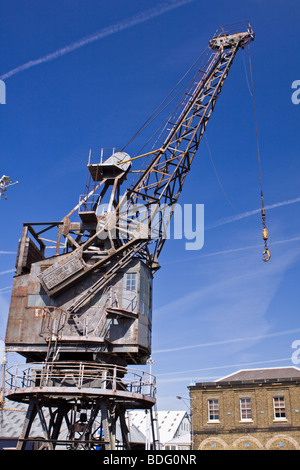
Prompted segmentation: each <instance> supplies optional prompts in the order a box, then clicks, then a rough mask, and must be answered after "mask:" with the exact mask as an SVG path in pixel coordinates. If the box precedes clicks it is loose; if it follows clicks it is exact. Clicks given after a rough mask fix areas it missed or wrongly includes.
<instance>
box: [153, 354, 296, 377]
mask: <svg viewBox="0 0 300 470" xmlns="http://www.w3.org/2000/svg"><path fill="white" fill-rule="evenodd" d="M290 361H291V358H290V357H284V358H281V359H270V360H266V361H255V362H242V363H238V364H225V365H222V366H213V367H205V368H202V369H189V370H179V371H178V370H177V371H174V372H164V373H161V374H156V377H157V378H158V381H159V383H160V384H161V383H167V382H176V381H177V380H178V374H189V373H194V372H203V371H209V370H218V369H230V368H232V367H234V368H236V367H240V368H245V367H248V366H258V365H263V364H274V363H279V362H290ZM168 375H169V376H171V375H175V377H174V378H170V379H161V378H160V377H165V376H168ZM200 378H201V380H204V379H205V380H206V379H209V378H211V379H215V378H216V377H215V376H214V377H196V379H200ZM180 380H181V381H188V380H191V376H186V377H181V378H180ZM219 380H220V379H219Z"/></svg>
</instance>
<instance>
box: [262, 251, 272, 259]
mask: <svg viewBox="0 0 300 470" xmlns="http://www.w3.org/2000/svg"><path fill="white" fill-rule="evenodd" d="M265 255H266V256H265ZM270 258H271V253H270V252H269V250H265V251H263V261H269V259H270Z"/></svg>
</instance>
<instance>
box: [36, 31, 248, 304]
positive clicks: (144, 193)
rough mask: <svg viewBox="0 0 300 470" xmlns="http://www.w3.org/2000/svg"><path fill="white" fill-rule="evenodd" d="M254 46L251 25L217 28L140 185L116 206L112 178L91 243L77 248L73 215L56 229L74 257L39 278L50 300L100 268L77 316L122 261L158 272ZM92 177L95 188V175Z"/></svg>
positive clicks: (102, 183)
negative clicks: (90, 254) (241, 59)
mask: <svg viewBox="0 0 300 470" xmlns="http://www.w3.org/2000/svg"><path fill="white" fill-rule="evenodd" d="M253 39H254V33H253V30H252V27H251V25H250V24H249V23H248V24H247V25H246V27H244V29H243V30H241V29H238V30H237V31H233V32H232V31H229V32H228V31H226V30H225V29H224V28H221V30H219V31H217V33H216V34H215V35H214V36H213V38H212V39H211V40H210V42H209V49H208V50H209V52H210V55H208V56H207V58H206V61H205V63H204V65H203V66H202V67H201V69H199V70H198V72H197V74H196V75H195V77H194V80H193V83H192V85H191V86H190V88H189V89H187V90H185V92H184V99H183V100H182V101H181V102H180V103H179V105H178V106H177V107H176V109H175V110H174V112H173V113H172V114H171V116H170V118H169V120H168V126H169V131H168V133H167V135H166V137H165V138H164V139H163V141H162V144H161V145H160V146H159V149H157V150H155V151H152V152H150V154H152V158H151V161H150V163H149V164H148V166H147V167H146V169H145V170H144V171H143V172H142V173H141V176H140V178H139V179H138V181H137V182H136V183H134V184H132V185H131V186H130V187H129V188H128V189H127V191H126V193H125V195H124V196H123V198H120V199H119V200H117V199H116V194H117V192H118V191H117V188H118V182H120V181H121V178H122V172H120V174H118V175H116V177H115V179H114V185H113V191H112V195H111V198H110V204H109V210H108V211H107V212H106V213H104V214H101V215H100V216H98V217H97V220H96V223H95V224H94V225H95V226H94V229H93V230H90V231H89V237H88V239H87V240H86V241H85V242H81V241H79V242H78V241H76V240H74V239H72V237H71V235H70V227H72V224H71V223H70V220H69V215H70V214H71V213H72V212H73V211H71V213H70V214H68V216H66V217H65V218H64V219H63V220H62V222H60V226H59V237H61V235H64V236H65V238H66V239H67V240H68V245H69V246H71V248H72V251H71V252H70V253H68V254H67V255H66V256H64V257H63V259H59V260H58V261H57V262H56V263H55V264H54V265H52V266H50V267H49V268H48V269H45V270H44V271H43V272H42V274H41V276H40V280H41V283H42V285H43V287H44V289H45V290H46V292H47V294H48V295H57V294H58V293H60V292H62V291H63V290H65V289H66V288H67V287H68V286H69V285H72V284H74V283H76V282H78V281H79V280H80V279H82V278H83V277H84V276H87V275H88V274H89V273H91V272H93V271H95V269H99V268H102V267H104V266H105V267H106V269H107V271H108V272H109V273H110V274H109V275H107V276H106V277H105V276H104V277H102V278H101V279H99V280H97V282H96V283H95V288H94V289H92V290H91V289H89V292H85V293H83V294H82V296H81V297H80V298H79V299H77V300H76V302H74V303H73V305H72V306H71V307H70V311H71V312H74V311H76V309H77V308H79V306H82V305H83V304H84V303H85V302H86V300H88V299H89V298H90V296H91V295H94V293H95V292H98V291H99V289H101V288H103V287H104V286H105V285H106V284H107V283H108V282H109V280H111V278H112V276H114V274H115V273H116V272H117V271H118V269H119V268H120V265H122V266H124V263H125V260H126V262H128V263H129V262H130V260H131V259H132V258H133V257H139V258H140V259H142V260H143V261H144V262H145V263H146V264H147V265H148V266H149V268H150V269H151V270H152V272H154V271H155V270H157V269H158V268H159V264H158V256H159V254H160V252H161V250H162V247H163V245H164V242H165V238H166V230H167V227H168V224H169V222H170V219H171V217H172V214H173V211H174V205H175V204H176V202H177V200H178V198H179V196H180V193H181V191H182V188H183V184H184V181H185V178H186V176H187V174H188V173H189V171H190V168H191V164H192V161H193V159H194V157H195V154H196V152H197V149H198V146H199V143H200V141H201V138H202V136H203V133H204V131H205V129H206V125H207V123H208V120H209V118H210V116H211V114H212V112H213V110H214V107H215V104H216V101H217V99H218V96H219V94H220V92H221V90H222V87H223V84H224V82H225V80H226V78H227V76H228V72H229V69H230V67H231V65H232V63H233V60H234V58H235V56H236V53H237V51H238V50H239V48H241V47H244V46H245V45H247V44H248V43H249V42H250V41H252V40H253ZM114 155H115V156H118V159H119V161H117V162H116V161H115V163H116V165H115V167H116V166H117V165H122V166H123V168H124V165H126V162H127V161H128V160H126V158H127V159H128V155H127V154H124V155H123V156H122V155H121V157H120V152H119V153H116V154H114ZM114 155H113V157H114ZM113 157H111V159H112V158H113ZM111 159H110V160H111ZM115 160H116V158H115ZM129 160H130V158H129ZM112 166H113V165H112ZM112 166H111V167H112ZM91 167H92V166H91ZM108 167H109V165H107V168H108ZM106 170H107V169H106ZM127 170H128V168H127ZM127 170H126V171H127ZM91 171H92V170H91ZM93 171H94V172H95V170H93ZM97 171H98V170H97ZM101 171H103V168H102V170H101ZM124 171H125V170H124ZM93 177H94V180H95V181H97V177H95V173H93ZM109 181H110V180H109V177H108V176H107V173H105V174H104V173H103V175H102V179H101V181H100V183H99V184H97V186H95V189H98V188H99V187H102V188H103V190H102V193H103V192H105V191H106V189H107V187H108V182H109ZM91 193H92V194H93V193H94V191H92V192H91ZM91 193H90V194H89V195H88V196H89V197H90V196H91ZM102 193H101V194H102ZM100 201H101V197H99V198H98V201H97V204H99V202H100ZM85 202H86V198H85V199H84V203H85ZM97 204H96V205H97ZM76 208H78V205H77V206H76ZM112 229H113V230H114V233H115V234H116V233H117V237H112V236H111V232H112ZM103 237H106V238H107V241H108V242H109V245H108V246H107V244H106V248H105V250H103V246H102V248H101V250H102V251H101V256H100V257H99V259H98V260H97V261H96V262H95V263H93V264H87V263H86V262H85V259H84V256H85V255H84V254H85V253H86V252H87V251H89V250H90V249H91V247H95V248H96V247H99V240H102V239H103ZM113 238H114V239H113ZM58 246H59V240H58V241H57V247H58ZM57 254H58V253H57Z"/></svg>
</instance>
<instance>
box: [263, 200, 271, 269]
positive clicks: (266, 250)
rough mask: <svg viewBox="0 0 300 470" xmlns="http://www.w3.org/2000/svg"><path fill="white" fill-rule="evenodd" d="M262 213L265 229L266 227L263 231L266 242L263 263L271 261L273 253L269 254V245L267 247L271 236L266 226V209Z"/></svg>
mask: <svg viewBox="0 0 300 470" xmlns="http://www.w3.org/2000/svg"><path fill="white" fill-rule="evenodd" d="M261 212H262V220H263V227H264V228H263V231H262V237H263V240H264V242H265V250H264V251H263V261H269V259H270V258H271V253H270V252H269V250H268V245H267V240H268V236H269V234H268V230H267V229H266V226H265V217H266V213H265V209H264V208H263V209H262V211H261Z"/></svg>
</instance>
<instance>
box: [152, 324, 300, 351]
mask: <svg viewBox="0 0 300 470" xmlns="http://www.w3.org/2000/svg"><path fill="white" fill-rule="evenodd" d="M291 333H300V328H296V329H295V330H286V331H279V332H278V333H270V334H266V335H260V336H250V337H248V338H232V339H225V340H222V341H213V342H210V343H201V344H189V345H187V346H179V347H178V348H169V349H160V350H157V351H153V354H159V353H168V352H175V351H184V350H186V349H194V348H205V347H208V346H219V345H221V344H230V343H240V342H243V341H257V340H261V339H265V338H273V337H275V336H282V335H288V334H291Z"/></svg>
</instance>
